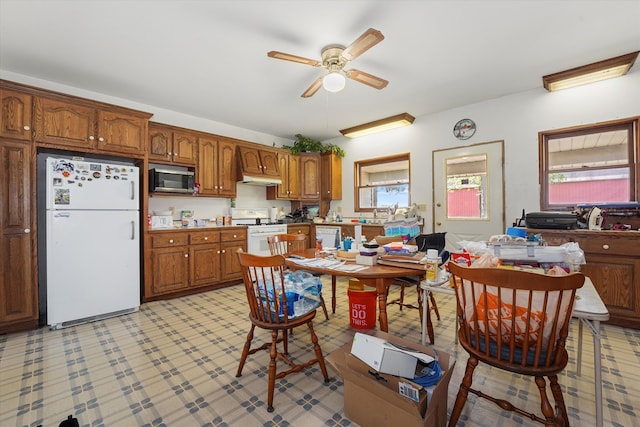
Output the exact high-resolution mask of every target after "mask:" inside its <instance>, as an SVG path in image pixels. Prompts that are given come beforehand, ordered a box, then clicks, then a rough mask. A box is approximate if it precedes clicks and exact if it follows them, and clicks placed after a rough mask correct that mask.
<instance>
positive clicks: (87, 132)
mask: <svg viewBox="0 0 640 427" xmlns="http://www.w3.org/2000/svg"><path fill="white" fill-rule="evenodd" d="M35 105H36V108H35V113H34V114H35V118H34V125H35V140H36V142H41V143H45V144H52V145H63V146H70V147H76V148H82V149H93V148H95V146H96V128H95V124H96V110H95V108H91V107H86V106H83V105H74V104H70V103H68V102H62V101H57V100H54V99H48V98H37V99H36V103H35Z"/></svg>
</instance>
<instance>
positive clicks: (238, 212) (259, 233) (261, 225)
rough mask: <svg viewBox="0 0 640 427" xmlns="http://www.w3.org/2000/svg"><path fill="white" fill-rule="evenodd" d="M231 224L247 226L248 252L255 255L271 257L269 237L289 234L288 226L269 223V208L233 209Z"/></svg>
mask: <svg viewBox="0 0 640 427" xmlns="http://www.w3.org/2000/svg"><path fill="white" fill-rule="evenodd" d="M231 224H232V225H246V226H247V252H248V253H250V254H254V255H271V252H270V251H269V245H268V243H267V237H268V236H275V235H276V234H286V233H287V225H286V224H272V223H269V208H253V209H240V208H233V209H231Z"/></svg>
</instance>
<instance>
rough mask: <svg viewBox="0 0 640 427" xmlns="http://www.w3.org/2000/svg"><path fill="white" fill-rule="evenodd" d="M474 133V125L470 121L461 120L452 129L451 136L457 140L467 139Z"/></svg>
mask: <svg viewBox="0 0 640 427" xmlns="http://www.w3.org/2000/svg"><path fill="white" fill-rule="evenodd" d="M474 133H476V124H475V123H474V121H473V120H471V119H462V120H460V121H459V122H458V123H456V124H455V126H454V127H453V135H454V136H455V137H456V138H458V139H469V138H471V137H472V136H473V134H474Z"/></svg>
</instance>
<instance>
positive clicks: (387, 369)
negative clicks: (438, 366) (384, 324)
mask: <svg viewBox="0 0 640 427" xmlns="http://www.w3.org/2000/svg"><path fill="white" fill-rule="evenodd" d="M351 354H353V355H354V356H356V357H357V358H358V359H360V360H362V361H363V362H365V363H366V364H367V365H369V366H370V367H372V368H373V369H375V370H376V371H378V372H380V373H383V374H391V375H396V376H398V377H404V378H413V377H414V376H415V371H416V365H417V364H418V359H420V360H422V362H424V363H425V364H427V363H431V362H432V361H433V357H432V356H430V355H428V354H424V353H420V352H418V351H411V350H408V349H405V348H404V346H403V348H400V347H396V346H394V344H393V343H391V342H389V341H387V340H386V339H383V338H379V337H374V336H371V335H368V334H362V333H356V334H355V335H354V336H353V343H352V345H351Z"/></svg>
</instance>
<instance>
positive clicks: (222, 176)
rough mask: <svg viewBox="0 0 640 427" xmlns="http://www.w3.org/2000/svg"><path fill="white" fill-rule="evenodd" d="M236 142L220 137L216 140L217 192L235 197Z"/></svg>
mask: <svg viewBox="0 0 640 427" xmlns="http://www.w3.org/2000/svg"><path fill="white" fill-rule="evenodd" d="M236 169H237V162H236V144H235V143H234V142H231V141H225V140H224V139H221V140H219V141H218V183H219V185H220V188H219V189H218V194H219V195H220V196H224V197H236V177H237V171H236Z"/></svg>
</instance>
